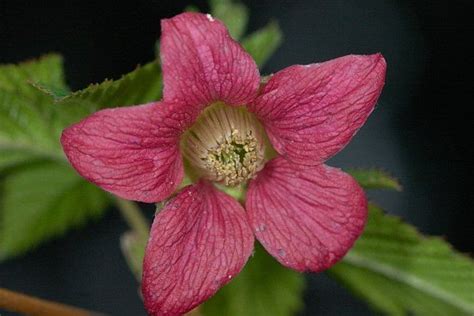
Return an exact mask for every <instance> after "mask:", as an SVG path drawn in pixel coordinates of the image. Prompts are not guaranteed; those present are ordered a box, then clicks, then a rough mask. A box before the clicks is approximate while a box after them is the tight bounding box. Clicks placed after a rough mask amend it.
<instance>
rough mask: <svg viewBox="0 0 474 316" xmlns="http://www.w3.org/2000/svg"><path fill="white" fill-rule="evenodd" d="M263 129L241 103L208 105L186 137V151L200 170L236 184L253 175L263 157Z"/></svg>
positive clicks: (208, 175) (221, 180)
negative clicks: (233, 105) (234, 104)
mask: <svg viewBox="0 0 474 316" xmlns="http://www.w3.org/2000/svg"><path fill="white" fill-rule="evenodd" d="M264 151H265V148H264V140H263V129H262V127H261V125H260V124H259V123H258V121H257V120H256V118H255V117H254V116H253V115H252V114H251V113H249V112H248V111H247V110H246V109H245V108H242V107H231V106H227V105H224V104H221V103H219V104H215V105H212V106H210V107H208V108H207V109H206V110H205V111H204V112H203V113H202V114H201V116H200V117H199V119H198V120H197V122H196V123H195V124H194V125H193V126H192V127H191V129H190V130H189V131H188V132H187V133H185V135H184V138H183V154H184V157H185V158H186V159H187V160H188V161H189V163H190V164H191V165H192V166H193V167H195V168H196V169H197V171H198V172H199V174H200V175H201V176H203V177H205V178H207V179H209V180H211V181H215V182H219V183H222V184H224V185H227V186H237V185H239V184H241V183H243V182H245V181H247V180H249V179H251V178H252V177H253V176H254V175H255V174H256V173H257V172H258V171H259V170H260V169H261V168H262V167H263V160H264Z"/></svg>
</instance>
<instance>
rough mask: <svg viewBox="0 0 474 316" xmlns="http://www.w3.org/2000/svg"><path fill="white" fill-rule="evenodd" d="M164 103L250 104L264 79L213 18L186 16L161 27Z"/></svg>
mask: <svg viewBox="0 0 474 316" xmlns="http://www.w3.org/2000/svg"><path fill="white" fill-rule="evenodd" d="M161 28H162V38H161V62H162V67H163V80H164V92H163V93H164V100H165V101H167V100H168V101H176V100H178V101H179V102H185V103H187V104H189V105H193V106H199V105H201V106H202V105H208V104H210V103H212V102H214V101H223V102H225V103H227V104H229V105H243V104H247V103H249V102H250V101H252V100H253V99H254V97H255V96H256V93H257V90H258V87H259V81H260V75H259V72H258V68H257V66H256V64H255V62H254V61H253V59H252V57H251V56H250V55H249V54H248V53H247V52H245V50H244V49H243V48H242V47H241V46H240V45H239V44H238V43H237V42H236V41H234V40H233V39H232V38H231V37H230V35H229V32H228V31H227V29H226V27H225V25H224V24H223V23H222V22H221V21H219V20H217V19H214V18H212V17H211V16H210V15H205V14H200V13H182V14H180V15H177V16H175V17H173V18H172V19H165V20H162V22H161Z"/></svg>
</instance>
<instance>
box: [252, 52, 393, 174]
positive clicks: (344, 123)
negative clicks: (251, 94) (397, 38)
mask: <svg viewBox="0 0 474 316" xmlns="http://www.w3.org/2000/svg"><path fill="white" fill-rule="evenodd" d="M385 70H386V64H385V60H384V58H383V57H382V55H380V54H374V55H368V56H357V55H351V56H345V57H341V58H337V59H333V60H330V61H328V62H324V63H321V64H312V65H307V66H301V65H296V66H291V67H288V68H286V69H284V70H282V71H280V72H278V73H276V74H275V75H274V76H273V77H271V78H270V80H269V81H268V83H267V84H266V85H265V87H264V88H263V90H262V94H261V95H260V97H259V98H257V100H256V101H255V103H254V104H252V105H251V106H250V108H251V110H252V111H253V112H255V113H256V114H257V116H258V117H259V119H260V120H261V121H262V122H263V124H264V126H265V128H266V130H267V133H268V135H269V138H270V140H271V142H272V144H273V146H274V147H275V149H276V150H277V151H278V152H279V153H280V154H281V155H283V156H285V157H287V158H288V159H290V160H292V161H293V162H296V163H301V164H306V165H317V164H320V163H321V162H324V161H325V160H326V159H328V158H330V157H331V156H333V155H334V154H336V153H337V152H338V151H339V150H341V149H342V148H344V146H345V145H347V143H348V142H349V141H350V140H351V138H352V136H354V134H355V133H356V132H357V131H358V129H359V128H360V127H361V126H362V125H363V124H364V123H365V121H366V119H367V117H368V116H369V114H370V113H371V112H372V110H373V109H374V106H375V103H376V102H377V99H378V97H379V95H380V93H381V91H382V87H383V85H384V80H385Z"/></svg>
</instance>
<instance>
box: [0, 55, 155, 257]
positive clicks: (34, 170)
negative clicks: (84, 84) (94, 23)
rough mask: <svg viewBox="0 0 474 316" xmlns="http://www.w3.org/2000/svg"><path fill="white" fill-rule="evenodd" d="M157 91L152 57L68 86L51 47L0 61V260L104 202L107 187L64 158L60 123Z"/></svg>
mask: <svg viewBox="0 0 474 316" xmlns="http://www.w3.org/2000/svg"><path fill="white" fill-rule="evenodd" d="M66 93H68V95H67V96H64V94H66ZM160 97H161V72H160V67H159V65H158V64H157V63H154V62H152V63H149V64H147V65H145V66H144V67H140V68H138V69H137V70H135V71H133V72H131V73H129V74H127V75H125V76H123V77H122V78H121V79H120V80H116V81H111V80H107V81H105V82H103V83H102V84H97V85H91V86H90V87H88V88H86V89H84V90H81V91H78V92H74V93H72V94H70V93H69V88H68V87H67V85H66V83H65V82H64V71H63V68H62V59H61V57H60V56H58V55H54V54H52V55H47V56H45V57H42V58H40V59H38V60H36V61H30V62H27V63H21V64H19V65H4V66H0V151H1V155H0V260H2V259H5V258H8V257H11V256H15V255H19V254H22V253H24V252H26V251H28V250H29V249H31V248H33V247H35V246H37V245H39V244H40V243H41V242H43V241H46V240H48V239H51V238H52V237H54V236H58V235H60V234H62V233H64V232H65V231H67V230H68V229H71V228H73V227H76V226H79V225H81V224H83V223H85V222H86V221H87V219H89V218H95V217H97V216H99V215H101V214H102V213H103V212H104V210H105V207H106V205H107V203H108V195H107V194H106V193H105V192H103V191H101V190H100V189H98V188H96V187H95V186H93V185H91V184H89V183H87V182H86V181H85V180H83V179H82V178H81V177H79V176H78V175H77V174H76V172H75V171H73V169H72V168H71V167H70V166H69V164H68V163H67V161H66V159H65V156H64V154H63V152H62V149H61V146H60V144H59V138H60V135H61V132H62V130H63V129H64V128H65V127H67V126H68V125H70V124H72V123H74V122H77V121H79V120H80V119H82V118H84V117H85V116H86V115H89V114H90V113H92V112H94V111H96V110H97V109H100V108H105V107H113V106H124V105H132V104H142V103H146V102H150V101H154V100H158V99H160Z"/></svg>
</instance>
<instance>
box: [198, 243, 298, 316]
mask: <svg viewBox="0 0 474 316" xmlns="http://www.w3.org/2000/svg"><path fill="white" fill-rule="evenodd" d="M304 285H305V280H304V276H303V274H300V273H297V272H295V271H292V270H289V269H287V268H285V267H283V266H282V265H280V264H279V263H278V262H277V261H275V260H274V259H273V258H272V257H271V256H270V255H268V254H267V253H266V252H265V250H263V248H262V247H261V246H260V245H258V246H257V247H256V249H255V254H254V256H253V257H252V258H250V260H249V262H248V263H247V265H246V266H245V268H244V270H243V271H242V272H241V273H240V274H239V275H238V276H237V277H236V278H235V279H234V280H233V281H232V282H231V283H229V284H228V285H226V286H225V287H223V288H222V289H221V290H220V291H219V292H218V293H217V294H216V295H215V296H214V297H212V298H211V299H210V300H209V301H207V302H206V303H204V304H203V305H202V306H201V307H200V312H201V314H203V315H204V316H220V315H226V316H242V315H252V316H268V315H272V316H288V315H294V314H295V313H296V312H297V311H299V310H300V309H301V308H302V307H303V297H302V294H303V290H304Z"/></svg>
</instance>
